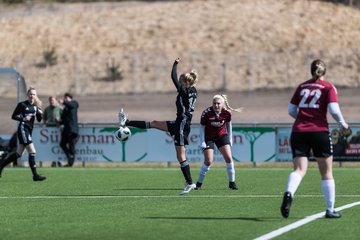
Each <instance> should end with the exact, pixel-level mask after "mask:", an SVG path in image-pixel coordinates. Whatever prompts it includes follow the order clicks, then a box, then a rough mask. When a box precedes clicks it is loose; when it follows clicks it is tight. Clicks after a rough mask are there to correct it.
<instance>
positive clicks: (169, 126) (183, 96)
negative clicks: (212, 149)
mask: <svg viewBox="0 0 360 240" xmlns="http://www.w3.org/2000/svg"><path fill="white" fill-rule="evenodd" d="M179 62H180V58H176V60H175V62H174V64H173V67H172V71H171V79H172V81H173V83H174V85H175V87H176V90H177V92H178V95H177V97H176V120H175V121H151V122H146V121H129V120H128V119H127V116H126V114H125V113H124V112H123V110H121V111H120V112H119V123H120V126H124V125H126V126H131V127H136V128H141V129H147V128H156V129H159V130H162V131H165V132H169V133H170V135H171V136H173V137H174V143H175V149H176V156H177V159H178V161H179V163H180V166H181V171H182V173H183V175H184V178H185V181H186V185H185V187H184V190H183V191H182V192H181V195H183V194H186V193H189V192H190V191H191V190H192V189H194V188H195V187H196V185H195V184H194V183H193V182H192V178H191V173H190V165H189V163H188V162H187V161H186V154H185V152H186V148H185V146H186V145H188V144H189V143H188V136H189V133H190V125H191V120H192V115H193V112H194V110H195V102H196V99H197V90H196V88H195V85H196V83H197V82H198V77H197V73H196V72H195V71H193V70H192V71H191V72H189V73H183V74H181V75H180V77H179V79H178V76H177V71H176V69H177V65H178V63H179Z"/></svg>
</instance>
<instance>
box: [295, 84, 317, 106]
mask: <svg viewBox="0 0 360 240" xmlns="http://www.w3.org/2000/svg"><path fill="white" fill-rule="evenodd" d="M300 95H301V96H302V98H301V101H300V103H299V107H300V108H319V104H317V101H318V100H319V98H320V96H321V91H320V90H319V89H313V90H309V89H306V88H305V89H302V90H301V92H300Z"/></svg>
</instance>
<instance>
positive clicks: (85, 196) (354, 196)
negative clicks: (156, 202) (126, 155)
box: [0, 193, 360, 200]
mask: <svg viewBox="0 0 360 240" xmlns="http://www.w3.org/2000/svg"><path fill="white" fill-rule="evenodd" d="M184 197H186V198H281V196H279V195H191V193H190V195H186V196H178V195H167V196H165V195H48V196H46V195H44V196H0V200H1V199H106V198H184ZM296 197H297V198H308V197H309V198H312V197H321V198H322V197H323V195H296ZM336 197H337V198H341V197H344V198H358V197H360V195H337V196H336Z"/></svg>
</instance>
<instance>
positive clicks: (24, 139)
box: [0, 87, 46, 181]
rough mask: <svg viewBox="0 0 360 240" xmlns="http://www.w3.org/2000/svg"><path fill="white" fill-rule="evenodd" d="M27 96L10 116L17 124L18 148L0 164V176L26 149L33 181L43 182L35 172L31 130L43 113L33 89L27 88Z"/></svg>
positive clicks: (34, 151)
mask: <svg viewBox="0 0 360 240" xmlns="http://www.w3.org/2000/svg"><path fill="white" fill-rule="evenodd" d="M27 96H28V100H26V101H23V102H20V103H18V104H17V106H16V108H15V110H14V112H13V114H12V116H11V118H12V119H13V120H16V121H18V122H19V124H18V129H17V136H18V139H19V146H18V148H17V150H16V152H13V153H11V154H9V156H7V157H6V158H5V159H4V160H3V162H0V176H1V173H2V170H3V169H4V167H5V166H6V165H8V164H10V163H12V162H15V161H16V160H17V159H18V158H19V157H21V155H22V154H23V152H24V150H25V149H26V150H27V151H28V153H29V166H30V169H31V172H32V174H33V180H34V181H43V180H45V179H46V177H44V176H41V175H39V174H38V173H37V171H36V162H35V155H36V150H35V146H34V143H33V141H32V130H33V128H34V122H35V119H36V120H37V121H38V122H40V121H41V119H42V114H43V111H42V110H41V101H40V99H39V98H38V97H37V94H36V90H35V88H32V87H31V88H29V90H28V91H27Z"/></svg>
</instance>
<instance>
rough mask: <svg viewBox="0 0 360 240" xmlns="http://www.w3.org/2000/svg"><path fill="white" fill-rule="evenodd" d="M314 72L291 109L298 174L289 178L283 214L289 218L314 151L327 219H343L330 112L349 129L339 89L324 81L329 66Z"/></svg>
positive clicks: (318, 64)
mask: <svg viewBox="0 0 360 240" xmlns="http://www.w3.org/2000/svg"><path fill="white" fill-rule="evenodd" d="M310 68H311V75H312V78H311V79H310V80H308V81H305V82H303V83H301V84H300V85H299V86H298V88H297V89H296V91H295V93H294V95H293V97H292V99H291V101H290V104H289V106H288V112H289V114H290V116H292V117H293V118H294V119H295V123H294V125H293V127H292V132H291V149H292V154H293V164H294V171H293V172H292V173H291V174H290V175H289V177H288V181H287V186H286V191H285V193H284V197H283V202H282V205H281V208H280V210H281V214H282V216H283V217H284V218H287V217H288V216H289V213H290V207H291V203H292V199H293V197H294V194H295V192H296V190H297V188H298V187H299V185H300V183H301V180H302V178H303V177H304V176H305V174H306V171H307V168H308V159H309V157H310V152H311V151H312V152H313V154H314V157H315V158H316V161H317V163H318V166H319V170H320V174H321V188H322V191H323V194H324V198H325V203H326V214H325V217H326V218H340V217H341V215H340V213H338V212H336V211H335V210H334V204H335V181H334V178H333V173H332V163H333V157H332V155H333V149H332V142H331V138H330V134H329V128H328V122H327V119H326V114H327V111H329V113H330V114H331V115H332V117H333V118H334V119H335V120H336V121H337V122H338V123H339V125H340V126H341V129H342V131H347V130H348V129H349V126H348V124H347V123H346V122H345V120H344V118H343V116H342V114H341V111H340V107H339V104H338V97H337V92H336V88H335V86H334V85H332V84H331V83H329V82H327V81H325V80H324V75H325V73H326V66H325V63H324V62H323V61H321V60H315V61H313V62H312V63H311V67H310Z"/></svg>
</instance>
